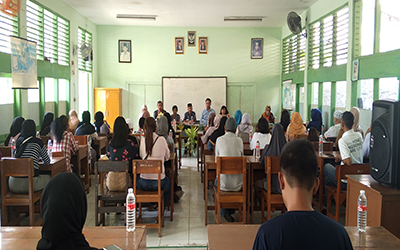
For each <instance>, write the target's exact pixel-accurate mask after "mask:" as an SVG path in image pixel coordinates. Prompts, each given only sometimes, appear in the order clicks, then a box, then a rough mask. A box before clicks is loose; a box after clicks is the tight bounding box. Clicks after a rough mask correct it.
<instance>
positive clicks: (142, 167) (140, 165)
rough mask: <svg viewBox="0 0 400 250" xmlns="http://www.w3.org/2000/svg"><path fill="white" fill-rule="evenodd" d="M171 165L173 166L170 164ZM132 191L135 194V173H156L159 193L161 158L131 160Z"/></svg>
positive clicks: (159, 192)
mask: <svg viewBox="0 0 400 250" xmlns="http://www.w3.org/2000/svg"><path fill="white" fill-rule="evenodd" d="M171 167H173V166H171ZM132 168H133V192H134V194H135V195H136V194H137V193H136V190H137V183H136V182H137V175H138V174H158V178H157V182H158V195H160V194H161V172H162V161H161V160H133V161H132Z"/></svg>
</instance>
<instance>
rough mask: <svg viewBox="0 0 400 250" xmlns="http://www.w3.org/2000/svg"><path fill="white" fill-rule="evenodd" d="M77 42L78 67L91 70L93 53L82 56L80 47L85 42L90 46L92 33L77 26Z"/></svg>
mask: <svg viewBox="0 0 400 250" xmlns="http://www.w3.org/2000/svg"><path fill="white" fill-rule="evenodd" d="M78 44H79V45H78V67H79V69H80V70H84V71H87V72H92V67H93V63H92V60H93V58H92V57H93V53H91V54H90V55H89V56H87V57H83V56H82V52H81V49H80V48H81V47H82V45H83V44H87V45H89V46H90V47H92V33H90V32H88V31H86V30H84V29H82V28H80V27H79V28H78Z"/></svg>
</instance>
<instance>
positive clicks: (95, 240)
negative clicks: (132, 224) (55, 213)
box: [0, 226, 146, 250]
mask: <svg viewBox="0 0 400 250" xmlns="http://www.w3.org/2000/svg"><path fill="white" fill-rule="evenodd" d="M41 230H42V227H1V231H0V238H1V242H0V249H18V250H28V249H29V250H31V249H36V245H37V243H38V241H39V240H40V238H41ZM83 234H84V235H85V238H86V240H87V241H88V242H89V244H90V246H91V247H95V248H100V249H103V247H107V246H110V245H113V244H115V245H117V246H118V247H120V248H122V249H138V250H144V249H146V227H145V226H140V227H139V226H136V230H135V232H134V233H130V234H129V236H131V235H133V237H132V238H130V237H129V241H128V233H127V232H126V229H125V227H85V228H83ZM128 242H133V243H134V246H128Z"/></svg>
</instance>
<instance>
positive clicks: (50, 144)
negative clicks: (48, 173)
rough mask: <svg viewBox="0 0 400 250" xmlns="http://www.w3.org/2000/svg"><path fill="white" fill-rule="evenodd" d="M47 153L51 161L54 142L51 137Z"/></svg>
mask: <svg viewBox="0 0 400 250" xmlns="http://www.w3.org/2000/svg"><path fill="white" fill-rule="evenodd" d="M47 154H48V155H49V158H50V161H51V160H52V159H53V142H52V141H51V140H50V139H49V140H48V141H47Z"/></svg>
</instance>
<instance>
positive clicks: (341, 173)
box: [325, 164, 370, 221]
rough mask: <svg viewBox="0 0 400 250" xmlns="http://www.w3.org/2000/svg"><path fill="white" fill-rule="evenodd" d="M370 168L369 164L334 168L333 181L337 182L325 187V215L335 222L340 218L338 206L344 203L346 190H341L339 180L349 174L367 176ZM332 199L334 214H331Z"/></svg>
mask: <svg viewBox="0 0 400 250" xmlns="http://www.w3.org/2000/svg"><path fill="white" fill-rule="evenodd" d="M369 173H370V166H369V164H352V165H338V166H336V171H335V179H336V180H337V183H336V187H335V186H329V185H327V186H325V188H326V189H327V191H328V192H327V200H328V202H327V206H326V210H327V211H326V215H327V216H328V217H330V218H332V219H334V220H336V221H339V218H340V210H339V209H340V205H342V204H343V203H344V202H345V201H346V194H347V191H346V190H342V189H341V182H342V181H341V180H343V179H347V177H346V175H349V174H369ZM332 199H333V200H334V201H335V206H336V208H335V214H333V213H332V212H331V207H332Z"/></svg>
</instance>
